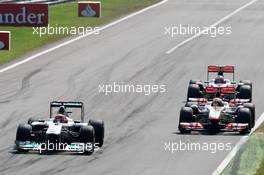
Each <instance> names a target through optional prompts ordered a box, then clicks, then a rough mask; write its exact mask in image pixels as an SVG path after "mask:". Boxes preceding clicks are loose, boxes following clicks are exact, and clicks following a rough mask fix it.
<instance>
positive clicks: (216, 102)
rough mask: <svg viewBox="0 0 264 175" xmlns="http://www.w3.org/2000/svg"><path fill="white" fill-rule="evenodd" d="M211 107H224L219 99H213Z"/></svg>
mask: <svg viewBox="0 0 264 175" xmlns="http://www.w3.org/2000/svg"><path fill="white" fill-rule="evenodd" d="M211 105H212V106H219V107H222V106H224V102H223V100H222V99H221V98H214V99H213V101H212V104H211Z"/></svg>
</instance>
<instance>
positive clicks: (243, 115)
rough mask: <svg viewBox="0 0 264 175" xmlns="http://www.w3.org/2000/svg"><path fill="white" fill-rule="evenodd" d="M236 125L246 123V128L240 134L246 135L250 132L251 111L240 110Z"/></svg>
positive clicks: (246, 109)
mask: <svg viewBox="0 0 264 175" xmlns="http://www.w3.org/2000/svg"><path fill="white" fill-rule="evenodd" d="M236 123H246V124H248V127H247V128H246V129H245V130H243V131H240V134H246V133H249V132H250V131H251V128H252V127H251V111H250V109H248V108H240V109H239V110H238V114H237V117H236Z"/></svg>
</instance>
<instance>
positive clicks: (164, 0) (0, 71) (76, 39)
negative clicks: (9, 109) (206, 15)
mask: <svg viewBox="0 0 264 175" xmlns="http://www.w3.org/2000/svg"><path fill="white" fill-rule="evenodd" d="M166 2H168V0H163V1H161V2H159V3H157V4H154V5H152V6H149V7H146V8H144V9H142V10H139V11H137V12H134V13H132V14H130V15H128V16H126V17H124V18H121V19H119V20H116V21H114V22H112V23H110V24H107V25H105V26H102V27H100V28H99V29H97V30H94V31H93V32H89V33H87V34H85V35H82V36H78V37H76V38H74V39H71V40H68V41H66V42H64V43H61V44H59V45H57V46H55V47H52V48H49V49H47V50H44V51H42V52H39V53H37V54H35V55H32V56H30V57H28V58H25V59H24V60H22V61H19V62H16V63H14V64H12V65H10V66H7V67H5V68H3V69H0V73H3V72H6V71H8V70H10V69H13V68H15V67H18V66H20V65H22V64H24V63H27V62H29V61H31V60H34V59H36V58H38V57H39V56H42V55H44V54H47V53H49V52H52V51H54V50H56V49H58V48H61V47H63V46H66V45H68V44H70V43H73V42H75V41H78V40H80V39H82V38H85V37H87V36H89V35H92V34H94V33H96V32H98V31H101V30H104V29H107V28H109V27H112V26H114V25H116V24H118V23H121V22H123V21H125V20H127V19H129V18H132V17H134V16H136V15H139V14H141V13H143V12H146V11H148V10H150V9H152V8H155V7H157V6H159V5H161V4H164V3H166Z"/></svg>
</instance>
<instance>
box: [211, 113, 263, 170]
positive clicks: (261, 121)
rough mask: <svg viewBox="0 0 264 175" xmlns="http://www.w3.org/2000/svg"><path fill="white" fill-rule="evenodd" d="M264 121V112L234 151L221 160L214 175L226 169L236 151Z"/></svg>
mask: <svg viewBox="0 0 264 175" xmlns="http://www.w3.org/2000/svg"><path fill="white" fill-rule="evenodd" d="M263 122H264V113H262V115H261V116H260V117H259V118H258V120H257V122H256V124H255V127H254V128H253V129H252V130H251V132H250V134H249V135H248V136H243V137H241V139H240V140H239V141H238V143H237V144H236V146H235V147H234V148H233V149H232V151H231V152H230V153H229V154H228V155H227V156H226V158H225V159H224V160H223V161H222V162H221V164H220V165H219V166H218V167H217V169H216V170H215V171H214V172H213V173H212V175H220V174H221V173H222V172H223V171H224V169H225V168H226V167H227V165H228V164H229V162H230V161H231V160H232V159H233V158H234V157H235V155H236V153H237V152H238V151H239V149H240V148H241V146H242V145H243V144H244V143H246V141H247V140H248V139H249V136H250V135H251V134H252V133H253V132H254V131H255V130H256V129H257V128H258V127H259V126H260V125H261V124H262V123H263Z"/></svg>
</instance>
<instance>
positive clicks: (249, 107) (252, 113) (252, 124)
mask: <svg viewBox="0 0 264 175" xmlns="http://www.w3.org/2000/svg"><path fill="white" fill-rule="evenodd" d="M244 107H245V108H248V109H250V111H251V128H254V126H255V119H256V116H255V105H254V104H253V103H245V104H244Z"/></svg>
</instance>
